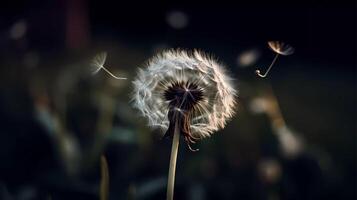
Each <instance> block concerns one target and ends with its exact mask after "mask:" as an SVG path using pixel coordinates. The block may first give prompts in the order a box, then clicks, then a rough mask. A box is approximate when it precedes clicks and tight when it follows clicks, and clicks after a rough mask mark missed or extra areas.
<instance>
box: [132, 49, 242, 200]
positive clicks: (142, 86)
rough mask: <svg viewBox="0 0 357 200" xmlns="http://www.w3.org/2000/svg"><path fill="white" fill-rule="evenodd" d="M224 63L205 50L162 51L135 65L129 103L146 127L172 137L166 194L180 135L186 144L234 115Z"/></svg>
mask: <svg viewBox="0 0 357 200" xmlns="http://www.w3.org/2000/svg"><path fill="white" fill-rule="evenodd" d="M231 81H232V79H231V78H230V77H229V76H227V75H226V73H225V71H224V68H223V66H221V65H220V64H218V63H217V62H216V61H215V60H213V59H212V58H209V57H208V56H206V55H205V54H203V53H201V52H198V51H194V52H193V53H188V52H186V51H181V50H177V51H175V50H171V51H165V52H163V53H162V54H159V55H157V56H156V57H154V58H153V59H151V60H150V61H149V62H148V64H147V67H145V68H144V69H139V71H138V75H137V77H136V79H135V80H134V81H133V84H134V93H133V102H134V107H136V108H137V109H138V110H139V111H140V112H141V114H142V115H143V116H144V117H146V118H147V119H148V124H149V126H151V127H153V128H158V129H161V130H162V131H163V133H165V134H164V137H173V143H172V149H171V159H170V168H169V178H168V188H167V199H173V188H174V178H175V168H176V158H177V151H178V146H179V137H180V135H182V136H183V137H184V139H185V141H186V143H187V145H188V147H189V149H190V150H192V151H196V150H194V149H192V148H191V146H190V145H191V144H193V143H195V142H196V141H197V140H200V139H203V138H206V137H209V136H210V135H211V134H213V133H214V132H215V131H217V130H219V129H222V128H224V126H225V124H226V122H227V121H228V120H229V119H230V118H231V117H232V116H233V114H234V107H235V96H236V94H237V92H236V90H235V89H234V88H233V86H232V83H231Z"/></svg>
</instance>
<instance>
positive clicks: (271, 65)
mask: <svg viewBox="0 0 357 200" xmlns="http://www.w3.org/2000/svg"><path fill="white" fill-rule="evenodd" d="M278 57H279V54H278V53H277V54H276V55H275V57H274V60H273V61H272V62H271V64H270V66H269V67H268V69H267V71H266V72H265V73H264V74H263V75H262V74H260V71H257V75H258V76H260V77H262V78H265V77H266V76H267V75H268V73H269V71H270V69H271V68H272V67H273V65H274V63H275V61H276V60H277V59H278Z"/></svg>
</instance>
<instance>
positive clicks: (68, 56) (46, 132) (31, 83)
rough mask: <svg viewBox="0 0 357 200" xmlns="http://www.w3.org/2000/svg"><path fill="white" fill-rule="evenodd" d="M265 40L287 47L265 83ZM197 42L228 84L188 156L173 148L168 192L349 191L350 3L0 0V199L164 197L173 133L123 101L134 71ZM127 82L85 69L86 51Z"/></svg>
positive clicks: (268, 55) (225, 195) (282, 194)
mask: <svg viewBox="0 0 357 200" xmlns="http://www.w3.org/2000/svg"><path fill="white" fill-rule="evenodd" d="M269 40H281V41H284V42H287V43H289V44H290V45H292V46H293V47H294V48H295V50H296V51H295V53H294V54H293V55H290V56H281V57H280V58H279V59H278V61H277V63H276V65H275V66H274V67H273V68H272V70H271V72H270V74H269V75H268V76H267V78H265V79H262V78H259V77H257V76H256V75H255V73H254V71H255V70H256V69H260V70H261V71H263V72H264V71H265V70H266V68H267V67H268V65H269V64H270V62H271V61H272V59H273V58H274V52H272V51H271V50H270V49H269V48H268V46H267V41H269ZM169 48H181V49H194V48H195V49H200V50H203V51H206V52H208V53H210V54H212V55H214V56H215V57H217V58H218V59H219V61H220V62H222V63H224V64H225V65H226V66H227V68H228V69H229V71H230V74H231V76H233V77H234V78H235V79H236V81H235V84H236V87H237V89H239V97H238V107H237V111H238V112H237V115H236V116H235V117H234V118H233V119H232V120H231V121H230V122H229V123H228V126H227V127H226V128H225V129H224V130H221V131H219V132H217V133H216V134H214V135H213V136H212V137H211V138H209V139H205V140H202V141H200V142H198V143H197V144H196V145H195V147H197V148H199V149H200V151H199V152H190V151H189V150H188V148H186V146H185V145H181V146H180V149H179V155H178V164H177V172H176V175H177V176H176V187H175V199H188V200H191V199H192V200H201V199H202V200H203V199H244V200H249V199H267V200H279V199H289V200H290V199H314V200H315V199H355V198H356V62H355V61H356V4H355V2H353V1H351V2H350V3H343V2H342V1H337V2H335V3H326V2H325V3H320V2H317V1H306V2H304V1H296V2H290V1H289V2H288V1H285V2H273V1H264V2H254V1H247V2H240V1H239V2H238V1H237V2H236V3H224V2H221V1H217V2H208V1H206V2H202V3H193V2H184V1H177V2H175V3H169V2H140V1H130V2H119V1H107V0H103V1H94V0H91V1H85V0H73V1H72V0H52V1H39V0H34V1H25V0H19V1H5V2H2V3H1V6H0V66H1V67H0V199H2V200H33V199H53V200H56V199H90V200H91V199H99V187H100V181H101V173H100V166H101V165H100V156H101V155H104V156H105V157H106V159H107V162H108V167H109V177H110V182H109V183H110V186H109V191H110V192H109V196H110V199H165V193H166V176H167V172H168V164H169V156H170V155H169V154H170V148H171V140H169V139H161V136H162V133H160V132H159V131H156V130H150V129H149V128H148V127H147V126H146V121H145V119H143V118H141V117H140V116H139V114H138V113H137V112H136V110H134V109H133V108H132V107H131V103H130V98H131V97H130V93H131V91H132V85H131V81H132V80H133V79H134V78H135V74H136V70H137V68H138V67H142V66H144V64H145V62H146V60H148V59H149V58H150V57H152V56H153V55H155V54H156V53H157V52H160V51H162V50H164V49H169ZM102 51H106V52H107V53H108V57H107V61H106V67H107V68H108V69H109V70H111V71H112V72H113V73H114V74H117V75H120V76H124V77H127V78H128V79H127V80H115V79H113V78H111V77H110V76H108V75H107V74H105V73H104V72H99V73H97V74H96V75H95V76H92V75H91V74H90V72H91V70H93V69H91V68H90V65H89V62H90V60H91V59H92V58H93V56H94V55H96V54H97V53H100V52H102Z"/></svg>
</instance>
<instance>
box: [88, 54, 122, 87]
mask: <svg viewBox="0 0 357 200" xmlns="http://www.w3.org/2000/svg"><path fill="white" fill-rule="evenodd" d="M106 59H107V52H102V53H99V54H97V55H96V56H95V57H94V58H93V60H92V62H91V66H92V67H93V68H94V71H93V72H92V74H93V75H95V74H97V73H98V72H99V71H100V70H101V69H103V70H104V71H105V72H107V73H108V74H109V75H110V76H111V77H113V78H115V79H119V80H123V79H126V78H124V77H118V76H115V75H114V74H113V73H111V72H110V71H109V70H108V69H107V68H105V67H104V64H105V61H106Z"/></svg>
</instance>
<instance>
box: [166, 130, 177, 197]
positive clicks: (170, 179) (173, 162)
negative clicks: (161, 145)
mask: <svg viewBox="0 0 357 200" xmlns="http://www.w3.org/2000/svg"><path fill="white" fill-rule="evenodd" d="M179 142H180V132H179V127H178V126H177V124H175V132H174V138H173V140H172V147H171V157H170V167H169V177H168V179H167V195H166V199H167V200H173V199H174V186H175V172H176V161H177V152H178V147H179Z"/></svg>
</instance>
